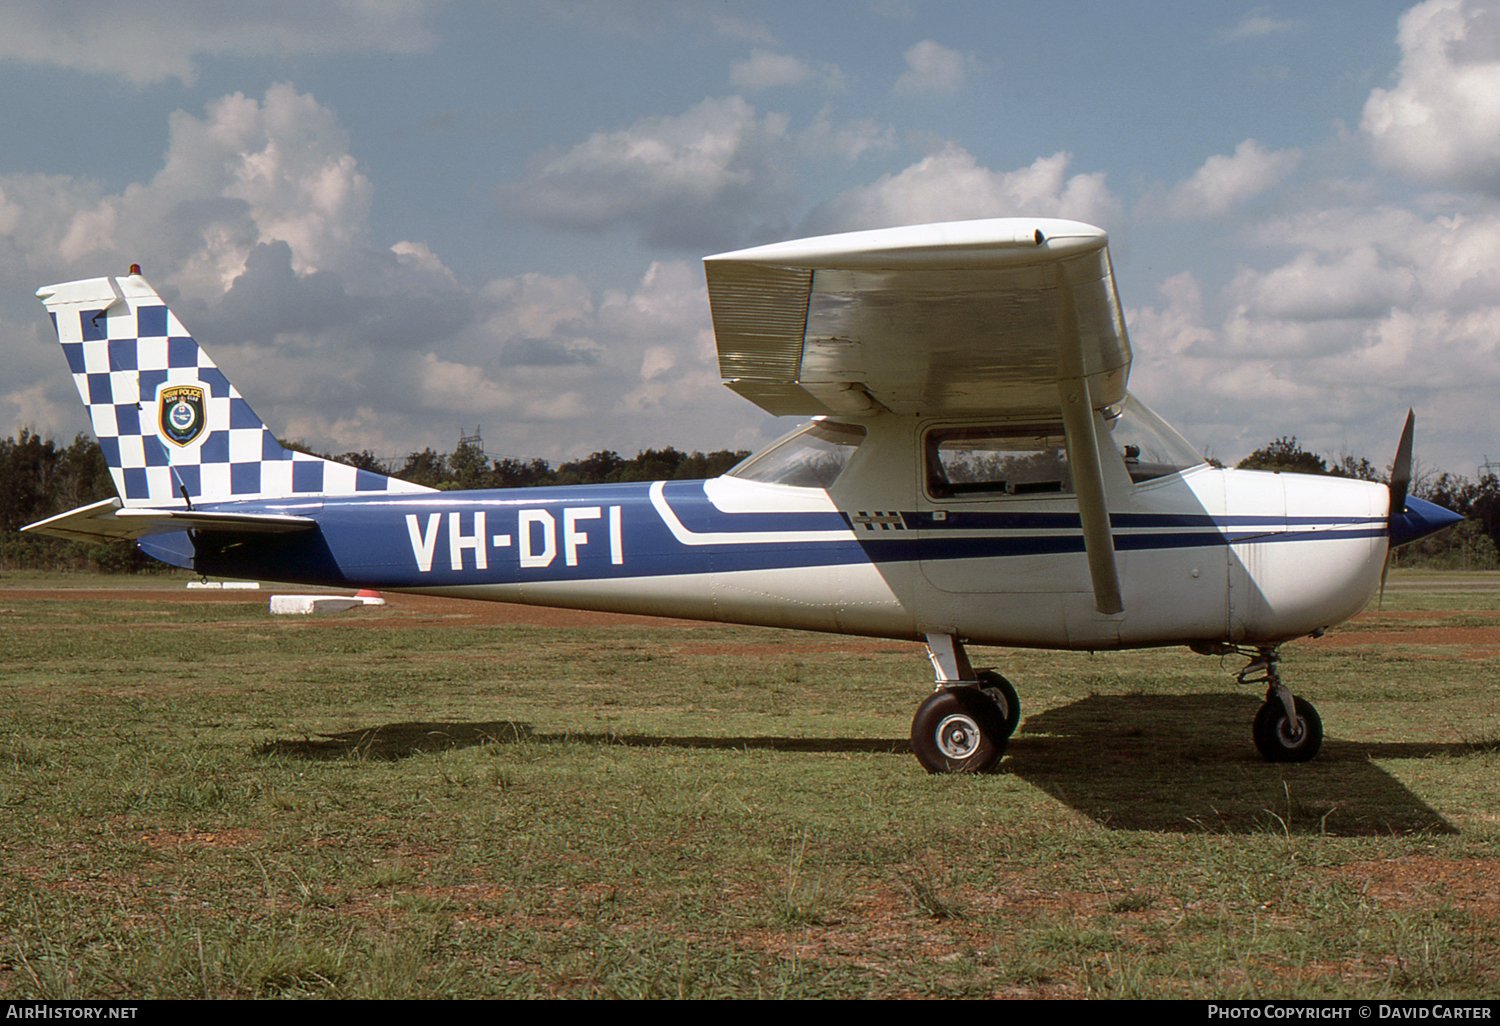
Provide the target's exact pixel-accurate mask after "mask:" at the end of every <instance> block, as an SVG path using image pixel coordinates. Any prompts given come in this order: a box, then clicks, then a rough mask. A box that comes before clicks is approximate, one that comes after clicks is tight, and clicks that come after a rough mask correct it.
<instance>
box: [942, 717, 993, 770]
mask: <svg viewBox="0 0 1500 1026" xmlns="http://www.w3.org/2000/svg"><path fill="white" fill-rule="evenodd" d="M982 737H983V734H982V733H981V731H980V729H979V724H977V723H975V722H974V721H973V720H972V719H971V718H969V717H968V716H964V715H960V714H954V715H952V716H949V717H948V718H946V719H945V720H943V722H941V723H939V724H938V728H937V745H938V749H939V750H940V751H941V752H942V753H943V754H944V755H946V756H947V757H948V758H950V759H967V758H968V757H969V756H971V755H973V754H974V750H975V749H976V748H978V747H979V742H980V740H981V738H982Z"/></svg>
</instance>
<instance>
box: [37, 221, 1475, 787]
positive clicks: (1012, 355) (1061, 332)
mask: <svg viewBox="0 0 1500 1026" xmlns="http://www.w3.org/2000/svg"><path fill="white" fill-rule="evenodd" d="M1106 243H1107V238H1106V235H1105V233H1104V232H1103V231H1102V230H1100V229H1098V228H1094V227H1092V226H1090V225H1086V224H1080V223H1078V222H1073V221H1063V220H1051V219H1035V218H1025V219H1022V218H1007V219H996V220H983V221H963V222H953V223H947V224H930V225H917V226H911V227H904V228H892V229H882V230H877V231H866V232H855V233H851V234H845V235H833V236H826V237H821V238H811V239H801V240H797V241H792V242H785V243H779V244H774V245H768V246H761V247H758V248H754V249H746V250H741V251H739V252H734V253H725V254H722V255H719V256H713V257H708V258H707V259H706V260H705V267H706V273H707V280H708V292H709V301H710V307H711V311H712V317H713V328H714V334H715V336H716V339H717V344H718V352H719V364H720V369H721V373H722V375H723V377H724V378H725V379H726V383H727V384H728V386H729V387H730V388H731V389H732V390H734V391H735V392H737V393H739V394H740V395H742V396H744V397H745V398H747V399H749V400H750V401H751V402H754V403H755V404H757V405H758V406H760V407H761V408H762V409H764V410H766V411H767V412H769V413H772V414H776V415H788V414H796V415H802V416H811V417H812V420H811V421H810V422H809V423H807V424H806V425H805V426H803V427H801V428H799V429H797V430H796V431H794V432H792V433H791V434H789V435H787V436H786V437H784V438H782V439H780V440H779V441H777V442H775V443H774V444H772V445H771V446H770V447H769V448H767V449H765V450H764V451H762V452H760V453H757V454H756V455H754V456H752V457H750V458H749V459H747V460H745V461H744V462H742V463H740V464H739V465H738V466H736V467H734V468H733V469H731V470H730V471H729V472H728V473H726V474H725V475H723V476H722V477H718V478H715V479H713V480H709V481H669V482H657V483H655V484H646V483H639V484H636V483H632V484H613V485H581V486H573V487H565V488H535V489H511V490H503V491H469V492H442V491H432V490H429V489H426V488H423V487H420V486H417V485H413V484H409V483H407V482H404V481H400V480H396V479H394V478H390V477H385V476H381V475H379V474H375V473H371V472H368V471H365V470H356V469H353V468H351V467H347V466H344V465H341V464H338V463H334V462H330V461H328V460H323V459H319V458H316V457H313V456H308V455H305V454H303V453H300V452H293V451H290V450H288V449H285V448H283V447H282V446H281V445H280V444H279V443H278V442H277V440H276V436H275V435H274V434H273V433H272V432H271V431H270V430H268V429H267V428H266V426H265V425H264V424H263V423H262V422H261V420H260V418H259V417H257V416H256V415H255V414H254V413H253V412H252V411H251V409H250V407H249V405H248V404H247V403H246V402H245V400H244V399H243V398H242V397H241V396H240V394H239V392H238V391H237V390H236V389H235V388H234V386H233V385H231V384H230V383H229V381H228V379H227V378H226V377H225V376H224V374H223V373H221V372H220V370H219V369H218V367H216V366H215V365H214V364H213V362H212V361H211V360H210V359H209V358H208V356H207V355H206V354H205V353H204V352H203V350H202V349H201V348H200V347H199V346H198V343H197V342H195V341H194V340H193V338H192V337H191V336H190V335H189V334H188V333H187V331H186V330H185V329H184V328H183V326H182V324H181V323H180V322H179V321H178V320H177V318H176V316H175V315H173V313H172V312H171V311H170V310H169V309H168V308H167V306H166V305H165V304H164V303H163V301H162V300H161V299H160V298H159V297H158V295H157V293H156V292H155V291H154V290H153V289H152V288H151V286H150V285H148V284H147V283H146V280H145V279H144V278H143V277H141V275H140V272H139V269H138V268H136V267H132V268H131V269H130V273H129V274H127V275H125V276H123V277H110V278H94V279H90V280H86V281H75V282H69V283H66V284H61V285H52V286H48V287H46V288H43V289H41V290H39V291H38V293H37V296H38V297H39V298H40V299H41V300H42V302H43V303H44V304H46V307H47V309H48V311H49V312H50V313H51V315H52V319H53V322H54V325H55V327H56V329H57V334H58V339H59V341H60V342H61V344H62V348H63V353H64V355H65V356H66V357H67V361H68V366H69V367H70V368H71V369H72V372H73V380H74V382H75V383H76V384H77V386H78V392H79V395H80V396H81V397H82V398H83V401H84V403H85V404H86V405H87V407H88V410H89V414H90V417H91V418H92V421H93V428H94V433H95V434H96V435H97V436H98V438H99V444H100V445H101V447H102V448H103V451H104V455H105V458H106V459H107V461H108V463H109V466H110V470H111V473H112V474H113V479H114V484H115V487H116V490H117V491H118V493H119V495H118V497H117V498H114V499H109V500H106V501H104V502H99V503H95V504H93V505H90V506H84V507H82V508H80V509H76V510H73V511H71V512H68V513H64V514H61V515H59V516H55V517H52V518H50V519H48V520H44V521H41V522H39V523H35V524H31V525H29V526H28V527H26V528H25V530H28V531H38V532H41V533H44V534H50V535H56V536H60V537H64V538H75V539H96V540H97V539H110V538H118V537H126V538H133V539H136V540H137V543H138V544H139V546H140V547H141V548H142V549H143V550H145V551H146V552H147V553H149V554H150V555H152V556H154V557H156V558H158V559H161V560H164V561H166V562H168V563H171V564H174V565H176V566H181V567H187V568H189V569H192V570H195V571H198V572H200V573H203V574H213V575H222V576H227V577H240V578H251V579H259V580H266V581H280V582H287V583H297V584H317V585H341V586H351V587H369V588H380V589H385V590H391V591H408V592H417V593H424V594H436V595H449V596H457V597H461V598H473V599H490V600H494V601H500V602H522V603H534V604H538V605H550V606H567V607H574V608H582V609H595V610H612V611H621V612H631V613H645V614H655V615H661V616H672V617H685V618H691V619H704V620H720V621H725V622H731V623H742V624H759V625H768V626H773V627H786V628H792V629H798V630H809V631H831V632H838V633H844V634H852V635H861V636H866V637H876V638H897V639H905V640H911V641H916V642H922V643H925V645H926V648H927V655H928V657H929V658H930V660H931V662H932V666H933V669H934V673H935V676H936V686H935V689H934V692H933V694H932V695H931V697H929V698H928V699H927V700H926V701H925V702H923V703H922V704H921V706H920V708H919V709H918V710H917V713H916V716H915V718H914V719H913V722H912V729H911V741H912V748H913V750H914V752H915V754H916V756H917V759H918V761H920V763H921V764H922V765H923V766H924V767H925V768H926V769H927V770H928V771H930V772H934V773H938V772H983V771H988V770H991V769H993V768H994V767H995V766H996V764H997V763H998V762H999V760H1000V758H1001V756H1002V755H1003V753H1004V751H1005V747H1006V743H1007V741H1008V739H1009V738H1010V736H1011V734H1012V732H1013V731H1014V730H1015V728H1016V725H1017V723H1018V721H1019V719H1020V702H1019V699H1018V697H1017V695H1016V691H1015V689H1014V688H1013V687H1012V686H1011V684H1010V683H1009V682H1008V681H1007V680H1006V679H1005V678H1004V677H1003V676H1001V675H1000V674H998V673H996V672H994V671H993V670H984V669H981V670H976V669H975V668H974V667H973V666H972V665H971V664H970V661H969V658H968V655H967V652H966V650H965V646H966V645H968V644H983V645H1003V646H1015V647H1033V648H1057V649H1083V650H1104V649H1119V648H1132V647H1142V646H1164V645H1186V646H1188V647H1189V648H1191V649H1192V650H1193V651H1195V652H1199V653H1204V654H1217V655H1225V654H1240V655H1243V656H1245V657H1247V658H1248V659H1249V664H1248V665H1247V666H1246V667H1245V668H1244V669H1243V670H1241V671H1240V672H1239V675H1238V677H1239V680H1240V681H1241V682H1242V683H1246V684H1264V685H1265V686H1266V689H1267V690H1266V700H1265V704H1264V705H1263V706H1262V707H1261V708H1260V711H1259V713H1258V714H1257V715H1256V717H1255V721H1254V725H1253V730H1252V736H1253V739H1254V741H1255V744H1256V746H1257V747H1258V748H1259V750H1260V752H1261V753H1262V755H1263V756H1264V757H1265V758H1267V759H1269V760H1273V761H1303V760H1306V759H1310V758H1312V757H1313V756H1314V755H1315V754H1316V753H1317V751H1318V748H1319V745H1320V744H1321V742H1322V736H1323V728H1322V724H1321V722H1320V721H1319V718H1318V714H1317V712H1316V710H1314V708H1313V706H1312V705H1311V704H1310V703H1309V702H1307V701H1306V700H1304V699H1302V698H1298V697H1295V696H1293V695H1292V693H1291V692H1290V690H1288V688H1287V686H1286V685H1285V684H1284V683H1283V682H1282V680H1281V675H1280V673H1279V657H1278V652H1279V649H1280V646H1281V645H1282V643H1284V642H1286V641H1288V640H1290V639H1293V638H1298V637H1302V636H1304V635H1314V636H1316V635H1319V634H1321V633H1322V632H1323V631H1324V630H1326V629H1327V628H1329V627H1331V626H1333V625H1334V624H1337V623H1340V622H1341V621H1343V620H1346V619H1348V618H1349V617H1351V616H1353V615H1354V614H1355V613H1356V612H1358V611H1359V610H1360V609H1361V608H1362V607H1363V606H1364V605H1365V604H1366V603H1367V602H1368V601H1369V599H1370V598H1371V597H1372V596H1373V595H1374V593H1375V591H1376V590H1377V589H1378V588H1380V587H1381V586H1382V585H1383V580H1384V567H1385V566H1386V564H1387V560H1388V557H1389V554H1390V552H1391V550H1392V549H1394V548H1395V547H1396V546H1398V545H1401V544H1403V543H1405V542H1409V541H1412V540H1414V539H1416V538H1419V537H1422V536H1424V535H1426V534H1429V533H1431V532H1433V531H1436V530H1439V529H1441V528H1442V527H1445V526H1447V525H1449V524H1450V523H1453V522H1455V521H1457V520H1459V519H1460V518H1459V517H1458V516H1456V515H1455V514H1453V513H1450V512H1449V511H1447V510H1445V509H1442V508H1441V507H1438V506H1435V505H1433V504H1432V503H1428V502H1424V501H1422V500H1420V499H1416V498H1412V497H1410V496H1408V494H1407V490H1408V487H1409V483H1410V478H1411V436H1412V417H1411V416H1408V418H1407V423H1406V428H1405V431H1404V432H1403V434H1402V436H1401V441H1400V444H1399V446H1398V449H1397V455H1396V458H1395V462H1394V464H1393V467H1392V473H1391V481H1390V483H1389V485H1387V484H1377V483H1372V482H1368V481H1354V480H1347V479H1340V478H1330V477H1310V476H1305V475H1298V474H1276V473H1265V472H1255V471H1243V470H1224V469H1220V468H1217V467H1214V466H1211V465H1210V464H1209V463H1208V462H1206V461H1205V460H1204V459H1203V458H1202V457H1201V456H1200V455H1199V454H1198V452H1197V450H1195V449H1194V448H1193V446H1192V445H1190V444H1189V443H1187V442H1186V441H1185V440H1184V439H1183V438H1182V436H1181V435H1179V434H1178V433H1177V432H1176V431H1175V430H1173V429H1172V428H1171V427H1170V426H1169V425H1167V424H1166V423H1165V422H1164V421H1163V420H1162V419H1161V418H1160V417H1158V416H1157V415H1156V414H1155V413H1153V412H1152V411H1151V410H1150V409H1149V408H1147V407H1146V405H1145V404H1144V403H1142V402H1140V401H1139V400H1137V399H1135V398H1134V397H1133V396H1131V395H1130V393H1129V392H1127V391H1126V379H1127V377H1128V374H1129V370H1130V360H1131V353H1130V346H1129V343H1128V341H1127V338H1126V331H1125V319H1124V316H1123V314H1122V312H1121V309H1120V303H1119V299H1118V297H1117V295H1116V291H1115V282H1114V276H1113V272H1112V269H1111V265H1110V260H1109V252H1108V248H1107V245H1106Z"/></svg>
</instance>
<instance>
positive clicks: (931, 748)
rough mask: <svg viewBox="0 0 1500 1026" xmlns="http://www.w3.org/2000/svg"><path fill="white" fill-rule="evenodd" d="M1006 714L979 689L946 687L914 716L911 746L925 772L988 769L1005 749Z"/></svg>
mask: <svg viewBox="0 0 1500 1026" xmlns="http://www.w3.org/2000/svg"><path fill="white" fill-rule="evenodd" d="M1006 715H1007V711H1006V710H1003V709H1002V708H1001V707H1000V705H999V704H998V703H997V702H996V701H995V700H994V699H993V698H991V697H990V696H989V695H987V694H985V693H984V692H983V691H981V690H980V689H979V688H976V687H973V686H970V685H960V686H958V687H956V688H944V689H943V690H941V691H936V692H934V693H933V695H932V697H931V698H929V699H927V701H925V702H923V703H922V704H921V705H920V706H919V707H918V708H917V714H916V715H915V716H914V717H912V721H911V750H912V752H913V754H915V755H916V757H917V761H918V762H920V763H921V764H922V768H923V769H925V770H927V772H928V773H988V772H989V771H990V770H992V769H994V768H995V765H996V764H997V763H999V761H1000V757H1001V756H1002V755H1004V754H1005V743H1006V740H1007V739H1008V738H1009V736H1010V735H1009V734H1008V733H1007V731H1006V728H1005V719H1006Z"/></svg>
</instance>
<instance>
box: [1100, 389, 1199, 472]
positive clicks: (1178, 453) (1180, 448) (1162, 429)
mask: <svg viewBox="0 0 1500 1026" xmlns="http://www.w3.org/2000/svg"><path fill="white" fill-rule="evenodd" d="M1104 419H1105V423H1107V424H1108V425H1109V431H1110V437H1111V438H1113V440H1114V446H1115V451H1116V452H1119V453H1120V454H1121V455H1122V456H1124V457H1125V469H1126V470H1127V471H1129V472H1130V480H1132V481H1134V482H1136V483H1137V484H1140V483H1141V482H1142V481H1151V480H1154V479H1156V478H1158V477H1167V476H1168V475H1170V474H1176V473H1179V472H1181V471H1184V470H1186V469H1188V468H1189V467H1196V466H1198V465H1199V464H1202V463H1206V462H1207V461H1206V460H1205V459H1204V458H1203V457H1202V456H1200V455H1198V450H1196V449H1194V448H1193V446H1192V443H1190V442H1189V441H1188V440H1187V439H1186V438H1183V437H1182V436H1181V435H1180V434H1178V433H1177V429H1176V428H1174V427H1172V425H1170V424H1168V423H1167V422H1166V421H1164V420H1162V419H1161V418H1160V417H1158V416H1157V415H1156V412H1155V411H1154V410H1152V409H1151V407H1149V406H1147V405H1146V404H1145V403H1143V402H1141V401H1140V400H1139V399H1137V398H1136V397H1135V396H1133V395H1126V396H1125V401H1124V402H1123V403H1121V404H1120V405H1119V406H1112V407H1110V408H1109V409H1107V410H1105V411H1104ZM1101 448H1102V445H1101Z"/></svg>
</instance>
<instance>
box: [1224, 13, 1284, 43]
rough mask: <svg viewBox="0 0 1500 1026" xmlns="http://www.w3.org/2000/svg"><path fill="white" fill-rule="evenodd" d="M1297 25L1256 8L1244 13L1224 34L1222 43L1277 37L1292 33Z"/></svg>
mask: <svg viewBox="0 0 1500 1026" xmlns="http://www.w3.org/2000/svg"><path fill="white" fill-rule="evenodd" d="M1298 24H1299V23H1298V22H1297V21H1296V20H1295V19H1292V18H1279V17H1277V16H1276V14H1275V13H1274V12H1273V11H1272V10H1271V9H1270V8H1269V7H1256V8H1254V9H1252V10H1249V11H1246V12H1245V15H1244V17H1242V18H1241V19H1240V20H1239V21H1238V22H1236V23H1235V26H1234V27H1233V28H1232V29H1230V30H1229V31H1227V32H1225V33H1224V41H1225V42H1228V43H1236V42H1239V41H1240V40H1244V39H1260V38H1262V37H1264V36H1274V35H1279V34H1281V33H1284V32H1290V31H1292V30H1293V29H1295V28H1296V27H1297V25H1298Z"/></svg>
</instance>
